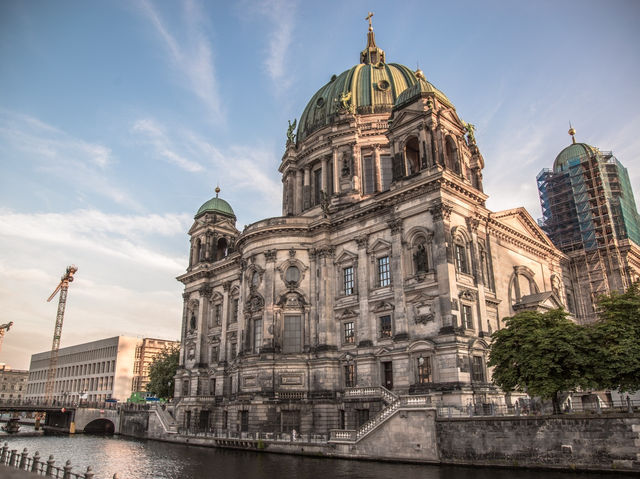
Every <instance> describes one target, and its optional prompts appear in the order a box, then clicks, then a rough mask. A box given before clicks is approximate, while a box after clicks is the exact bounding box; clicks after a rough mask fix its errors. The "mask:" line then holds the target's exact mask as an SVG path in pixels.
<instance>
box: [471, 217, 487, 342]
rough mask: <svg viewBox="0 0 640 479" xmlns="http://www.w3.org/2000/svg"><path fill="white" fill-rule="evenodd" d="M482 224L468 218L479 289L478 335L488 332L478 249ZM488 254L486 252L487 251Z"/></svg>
mask: <svg viewBox="0 0 640 479" xmlns="http://www.w3.org/2000/svg"><path fill="white" fill-rule="evenodd" d="M479 224H480V222H479V221H478V220H477V219H475V218H467V227H468V228H469V232H470V233H471V238H472V240H471V264H472V266H473V276H474V278H475V281H476V285H477V287H478V298H477V304H476V317H477V319H478V329H477V331H478V335H479V336H480V335H481V333H483V332H488V328H487V324H488V317H487V303H486V301H485V292H484V288H485V286H484V280H483V278H482V263H481V262H480V250H479V249H478V226H479ZM485 254H486V251H485Z"/></svg>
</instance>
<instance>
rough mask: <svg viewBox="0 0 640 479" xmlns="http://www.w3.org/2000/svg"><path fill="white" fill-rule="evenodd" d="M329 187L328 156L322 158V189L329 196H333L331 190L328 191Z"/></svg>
mask: <svg viewBox="0 0 640 479" xmlns="http://www.w3.org/2000/svg"><path fill="white" fill-rule="evenodd" d="M328 187H329V158H327V157H326V156H325V157H324V158H322V191H324V192H325V193H326V194H327V196H331V192H330V191H328Z"/></svg>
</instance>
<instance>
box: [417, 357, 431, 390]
mask: <svg viewBox="0 0 640 479" xmlns="http://www.w3.org/2000/svg"><path fill="white" fill-rule="evenodd" d="M417 363H418V364H417V372H418V374H417V376H418V378H417V379H418V384H427V383H431V382H433V376H432V373H431V357H430V356H426V357H423V356H420V357H419V358H418V359H417Z"/></svg>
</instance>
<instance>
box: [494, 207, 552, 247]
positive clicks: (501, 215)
mask: <svg viewBox="0 0 640 479" xmlns="http://www.w3.org/2000/svg"><path fill="white" fill-rule="evenodd" d="M490 217H491V218H492V219H494V220H496V221H499V222H500V223H502V224H504V225H505V226H508V227H510V228H513V229H514V230H516V231H518V232H519V233H522V234H524V235H525V236H527V237H529V238H533V239H535V240H537V241H540V242H541V243H543V244H545V245H546V246H549V247H551V248H555V246H554V245H553V243H552V242H551V240H550V239H549V237H548V236H547V235H546V234H545V232H544V231H542V228H540V226H538V224H537V223H536V221H535V220H534V219H533V217H532V216H531V215H530V214H529V212H528V211H527V210H526V209H525V208H523V207H522V206H520V207H518V208H512V209H510V210H504V211H497V212H495V213H490Z"/></svg>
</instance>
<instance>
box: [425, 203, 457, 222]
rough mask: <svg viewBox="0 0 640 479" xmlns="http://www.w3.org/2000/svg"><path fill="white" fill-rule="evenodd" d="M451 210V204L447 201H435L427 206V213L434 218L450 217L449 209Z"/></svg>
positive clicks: (446, 218)
mask: <svg viewBox="0 0 640 479" xmlns="http://www.w3.org/2000/svg"><path fill="white" fill-rule="evenodd" d="M452 210H453V206H451V205H449V204H447V203H437V204H435V205H433V206H432V207H431V208H429V213H431V216H432V217H433V219H434V220H442V219H445V220H448V219H449V218H450V217H451V211H452Z"/></svg>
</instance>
